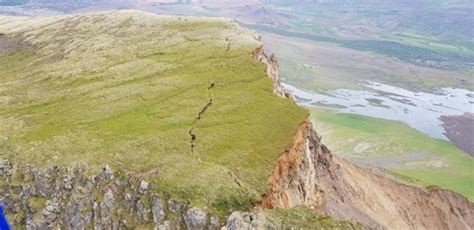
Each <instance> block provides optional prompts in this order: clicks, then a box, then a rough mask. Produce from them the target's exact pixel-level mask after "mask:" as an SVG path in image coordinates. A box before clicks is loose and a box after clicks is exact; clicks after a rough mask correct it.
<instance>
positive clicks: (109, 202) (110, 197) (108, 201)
mask: <svg viewBox="0 0 474 230" xmlns="http://www.w3.org/2000/svg"><path fill="white" fill-rule="evenodd" d="M114 203H115V199H114V193H113V192H112V190H111V189H108V190H107V192H106V193H105V194H104V205H105V206H106V207H107V209H109V210H111V209H112V208H113V207H114Z"/></svg>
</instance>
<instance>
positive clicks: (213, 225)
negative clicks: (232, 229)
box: [208, 216, 221, 230]
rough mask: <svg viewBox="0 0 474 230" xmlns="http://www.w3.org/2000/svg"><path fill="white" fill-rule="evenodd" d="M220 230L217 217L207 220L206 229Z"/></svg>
mask: <svg viewBox="0 0 474 230" xmlns="http://www.w3.org/2000/svg"><path fill="white" fill-rule="evenodd" d="M220 228H221V223H219V219H217V217H215V216H211V218H209V226H208V229H209V230H218V229H220Z"/></svg>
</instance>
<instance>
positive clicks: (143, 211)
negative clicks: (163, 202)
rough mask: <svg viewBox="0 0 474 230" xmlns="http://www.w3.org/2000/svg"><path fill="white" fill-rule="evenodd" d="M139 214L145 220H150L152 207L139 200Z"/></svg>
mask: <svg viewBox="0 0 474 230" xmlns="http://www.w3.org/2000/svg"><path fill="white" fill-rule="evenodd" d="M136 207H137V214H138V216H139V217H140V218H141V219H142V220H143V221H145V222H147V221H148V214H149V213H150V209H148V208H147V207H145V205H144V204H143V202H142V201H141V200H139V201H137V205H136Z"/></svg>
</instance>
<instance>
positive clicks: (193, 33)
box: [0, 11, 308, 213]
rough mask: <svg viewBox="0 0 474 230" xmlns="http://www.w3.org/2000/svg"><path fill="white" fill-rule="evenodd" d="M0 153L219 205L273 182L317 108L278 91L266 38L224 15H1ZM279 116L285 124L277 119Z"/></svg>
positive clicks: (235, 203)
mask: <svg viewBox="0 0 474 230" xmlns="http://www.w3.org/2000/svg"><path fill="white" fill-rule="evenodd" d="M0 33H2V34H4V35H2V36H3V37H8V39H10V40H11V39H16V41H17V42H16V44H17V46H18V49H17V50H16V51H14V52H9V53H4V54H2V53H1V52H0V54H2V55H1V56H0V129H1V130H0V135H2V138H3V142H2V143H1V144H0V149H1V152H0V159H8V160H11V161H13V162H14V163H15V164H17V165H24V164H32V165H34V166H37V167H47V166H49V165H68V166H74V165H86V166H87V168H88V170H89V171H90V172H97V171H99V170H100V169H101V168H102V167H103V166H104V165H106V164H108V165H110V167H111V168H113V169H114V170H123V171H124V172H126V173H130V174H132V175H135V176H137V177H140V178H148V179H147V180H148V181H155V182H157V183H158V186H157V187H158V189H159V190H160V192H163V193H169V194H172V195H173V196H175V197H176V198H177V199H185V200H189V201H191V203H192V205H195V206H201V207H207V208H208V209H210V210H211V211H212V210H216V211H219V212H221V213H227V212H228V211H230V210H232V209H236V208H245V207H247V206H249V205H250V204H251V202H254V201H257V200H258V199H259V198H260V196H261V195H262V194H263V193H264V192H265V191H266V189H267V180H268V176H269V173H271V169H272V167H273V165H274V163H275V161H276V158H277V157H278V156H279V154H280V153H281V152H283V151H284V150H285V149H286V148H287V147H288V146H290V145H291V143H292V136H293V134H294V133H295V132H296V128H297V127H298V125H299V124H300V122H302V121H303V119H304V118H305V117H306V116H307V115H308V111H307V110H305V109H302V108H299V107H297V106H296V105H295V104H294V103H293V102H291V101H290V100H286V99H282V98H278V97H276V96H274V95H273V94H272V84H271V80H270V79H269V78H268V77H267V76H266V75H265V73H264V70H265V66H264V64H261V63H256V62H254V61H253V60H252V59H251V52H252V51H253V50H254V49H255V48H257V47H258V46H259V45H260V44H259V43H258V42H257V41H255V40H254V38H253V34H252V33H251V32H249V31H247V30H245V29H242V28H240V27H239V26H238V25H236V24H235V23H233V22H230V21H228V20H224V19H218V18H216V19H200V18H191V17H181V18H178V17H166V16H157V15H153V14H147V13H141V12H135V11H119V12H105V13H90V14H81V15H72V16H54V17H39V18H13V17H0ZM276 124H277V125H276Z"/></svg>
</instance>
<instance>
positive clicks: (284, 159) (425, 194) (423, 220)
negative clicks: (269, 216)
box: [261, 121, 474, 229]
mask: <svg viewBox="0 0 474 230" xmlns="http://www.w3.org/2000/svg"><path fill="white" fill-rule="evenodd" d="M261 205H262V207H264V208H273V207H278V208H291V207H294V206H296V205H307V206H309V207H311V208H312V209H314V210H315V211H317V212H318V213H320V214H322V215H330V216H332V217H335V218H339V219H345V220H352V221H355V222H358V223H361V224H363V225H365V226H368V227H370V228H374V229H472V228H474V205H473V204H472V203H471V202H469V201H468V200H467V199H466V198H465V197H463V196H461V195H459V194H457V193H454V192H451V191H447V190H444V189H440V188H435V187H430V188H420V187H415V186H410V185H406V184H401V183H399V182H396V181H394V180H391V179H389V178H387V177H385V176H384V175H379V174H378V173H376V172H375V171H373V170H370V169H367V168H361V167H358V166H356V165H354V164H352V163H350V162H348V161H346V160H344V159H341V158H338V157H335V156H333V155H332V154H331V152H330V151H329V149H328V148H327V147H326V146H324V145H323V144H321V138H320V137H319V136H318V135H317V133H316V131H315V130H314V128H313V126H312V124H311V123H310V122H309V121H305V122H303V123H302V124H301V126H300V128H299V130H298V132H297V134H296V136H295V141H294V144H293V146H292V147H291V148H290V149H289V150H288V151H286V152H285V153H283V154H282V155H281V156H280V158H279V159H278V163H277V164H276V166H275V168H274V170H273V173H272V175H271V177H270V179H269V192H268V194H266V195H265V197H264V198H263V200H262V204H261Z"/></svg>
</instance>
